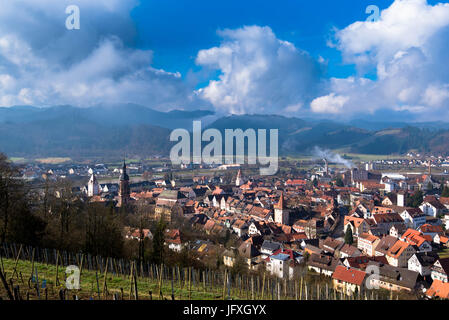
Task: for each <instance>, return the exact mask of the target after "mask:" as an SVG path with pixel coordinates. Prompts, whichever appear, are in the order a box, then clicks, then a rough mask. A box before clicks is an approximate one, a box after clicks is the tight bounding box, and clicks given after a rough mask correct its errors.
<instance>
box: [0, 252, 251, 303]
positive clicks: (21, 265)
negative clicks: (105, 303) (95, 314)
mask: <svg viewBox="0 0 449 320" xmlns="http://www.w3.org/2000/svg"><path fill="white" fill-rule="evenodd" d="M3 265H4V269H5V272H6V278H7V279H8V281H9V279H10V278H11V276H12V274H13V270H14V265H15V261H13V260H11V259H3ZM34 267H35V268H37V270H38V276H39V281H40V282H42V280H44V279H45V280H46V283H47V287H48V297H49V299H58V291H59V289H61V288H62V289H64V288H65V275H64V272H65V268H61V267H59V272H58V273H59V277H58V278H59V282H60V285H59V286H55V280H56V266H55V265H46V264H41V263H35V265H34ZM17 272H18V273H19V275H20V273H21V274H22V278H23V282H22V281H21V280H22V279H21V277H20V276H15V277H14V285H19V286H20V290H21V295H22V297H24V296H26V291H27V290H29V291H30V292H31V294H30V299H32V300H34V299H37V294H36V293H35V290H31V289H28V285H27V283H28V279H29V277H30V274H31V262H29V261H23V260H19V261H18V264H17ZM98 279H99V280H98V281H99V287H100V295H101V297H103V290H102V288H103V280H104V273H103V274H98ZM80 285H81V291H77V290H71V291H69V293H68V295H69V296H72V295H73V294H77V295H78V297H82V298H83V299H89V298H90V297H93V298H94V299H98V293H97V281H96V277H95V272H93V271H88V270H83V271H82V275H81V281H80ZM107 286H108V292H109V295H108V299H112V294H113V293H114V292H117V293H119V294H120V288H123V291H124V299H129V290H130V278H129V277H128V276H118V275H116V276H114V275H112V274H110V273H108V276H107ZM173 286H174V295H175V299H176V300H186V299H188V297H189V291H188V283H184V284H183V286H182V288H181V285H180V283H179V282H174V284H173ZM137 287H138V293H139V299H149V298H150V295H149V291H150V290H151V291H152V292H153V294H152V298H153V299H159V295H158V294H157V291H158V283H157V280H156V279H154V280H152V279H151V278H139V279H138V283H137ZM42 292H43V290H42V289H41V295H43V293H42ZM171 292H172V291H171V282H169V281H165V283H163V286H162V293H163V295H164V298H167V299H169V300H171ZM0 296H1V297H2V298H4V299H5V298H6V297H7V295H6V290H5V288H4V287H3V285H2V284H1V283H0ZM231 296H232V298H233V299H238V298H245V297H246V293H245V296H244V297H243V296H241V297H238V294H237V292H236V293H232V294H231ZM41 298H42V297H41ZM132 298H134V296H132ZM221 298H222V287H221V288H219V287H215V288H211V287H207V291H204V288H203V286H202V284H201V285H198V284H197V285H196V286H193V284H192V292H191V299H193V300H217V299H221Z"/></svg>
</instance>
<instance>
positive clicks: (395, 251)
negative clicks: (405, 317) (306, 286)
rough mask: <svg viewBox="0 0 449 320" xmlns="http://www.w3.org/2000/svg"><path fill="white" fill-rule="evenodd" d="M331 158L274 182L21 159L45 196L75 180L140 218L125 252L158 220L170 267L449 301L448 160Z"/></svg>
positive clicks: (132, 223) (170, 168) (95, 201)
mask: <svg viewBox="0 0 449 320" xmlns="http://www.w3.org/2000/svg"><path fill="white" fill-rule="evenodd" d="M329 154H330V156H329V157H328V158H324V159H318V158H304V159H293V158H282V159H280V161H279V163H280V170H279V172H278V173H277V174H276V175H275V176H263V175H259V171H258V168H257V166H254V165H247V164H246V165H245V164H242V165H239V164H231V165H221V166H220V165H203V164H195V165H192V164H190V165H186V164H181V165H172V164H171V163H170V162H169V161H168V159H164V158H159V159H155V160H153V161H137V160H133V161H130V162H129V163H127V161H126V159H125V160H124V161H121V162H120V165H119V164H118V163H115V164H114V165H107V164H94V163H92V164H91V165H89V164H82V165H81V164H74V163H71V162H70V161H69V162H66V163H61V164H48V163H47V164H45V163H42V162H41V163H34V164H30V163H25V164H22V165H19V167H20V172H19V173H18V175H19V176H20V177H21V178H22V180H24V181H27V182H26V183H28V184H31V185H32V186H33V188H36V189H37V190H39V192H38V193H40V194H43V191H44V186H48V183H50V182H51V181H53V182H54V183H60V181H61V180H62V181H72V183H73V184H72V185H71V189H70V194H71V196H70V197H76V198H78V199H85V201H87V202H88V203H89V204H92V205H100V206H103V207H111V206H112V208H114V209H113V210H114V211H115V212H117V213H116V214H117V215H119V212H122V213H123V212H124V213H125V215H127V216H131V217H134V218H128V219H126V220H125V221H126V223H127V224H125V225H123V229H122V230H121V231H120V234H121V236H122V238H123V241H124V243H125V246H129V247H130V248H136V247H139V253H138V256H137V257H138V259H145V258H146V255H145V253H144V251H145V246H146V247H147V248H150V247H151V246H150V245H149V244H150V243H152V242H154V241H155V238H156V234H154V233H155V232H158V231H157V230H158V228H157V226H158V225H160V223H162V222H163V223H164V235H163V243H164V248H163V250H164V251H165V252H167V253H166V254H165V256H166V258H165V259H166V260H170V259H172V260H173V261H172V263H179V261H181V260H182V259H184V260H182V261H183V263H189V264H192V265H202V266H205V267H213V268H216V267H218V268H226V269H229V270H233V271H234V272H238V273H254V274H256V273H257V274H260V273H264V274H266V275H267V276H270V277H274V278H278V279H283V280H286V281H290V280H293V279H296V278H297V277H298V276H299V275H302V276H304V275H305V274H306V275H312V276H314V277H318V278H320V279H322V280H323V281H325V282H326V283H327V284H328V285H329V286H332V287H333V288H334V289H335V290H337V291H338V292H341V293H343V294H344V295H347V296H351V295H354V294H360V293H363V292H367V291H368V290H371V291H370V292H372V290H374V291H379V292H383V294H385V295H386V297H387V298H388V296H389V295H391V294H393V293H394V294H395V297H401V298H406V299H434V298H437V299H440V298H442V299H447V298H449V281H448V280H449V279H448V277H449V235H448V234H447V232H446V230H448V229H449V175H448V174H447V170H446V167H447V165H448V159H447V158H444V157H438V156H424V155H420V154H411V153H410V154H407V155H405V156H403V157H398V158H396V159H395V158H394V157H389V158H384V159H380V160H376V159H372V160H360V159H358V158H357V157H354V158H351V157H349V156H347V155H344V156H343V157H332V154H331V152H329ZM334 156H335V154H334ZM335 158H337V159H338V158H340V159H343V160H344V161H341V163H339V162H333V161H335V160H334V159H335ZM345 159H346V160H345ZM60 197H62V196H60ZM40 199H41V200H40V201H43V200H42V199H43V198H40ZM145 243H147V244H146V245H145ZM129 250H131V249H129ZM153 250H154V246H153ZM131 251H132V250H131ZM141 251H142V252H141ZM170 252H171V253H170ZM109 254H114V252H109ZM117 254H118V253H117ZM186 256H188V258H185V257H186ZM177 257H178V258H179V257H184V258H179V259H181V260H179V261H178V260H176V259H177ZM134 258H136V256H134ZM186 261H187V262H186ZM158 262H159V263H161V262H162V261H158ZM164 262H165V261H164ZM373 270H374V273H373Z"/></svg>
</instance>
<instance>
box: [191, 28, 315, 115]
mask: <svg viewBox="0 0 449 320" xmlns="http://www.w3.org/2000/svg"><path fill="white" fill-rule="evenodd" d="M219 35H220V36H221V37H222V42H221V44H220V46H219V47H213V48H210V49H207V50H201V51H200V52H199V53H198V55H197V58H196V63H197V64H198V65H200V66H203V67H208V68H211V69H214V70H219V71H220V75H219V77H218V79H217V80H211V81H210V82H209V84H208V85H207V86H206V87H205V88H202V89H200V90H199V91H198V95H199V96H200V97H202V98H203V99H205V100H208V101H209V102H210V103H211V104H212V105H213V106H214V107H215V109H216V110H217V111H218V112H223V113H232V114H243V113H275V112H278V111H280V110H284V111H285V112H293V113H294V112H297V111H298V110H300V109H301V106H303V105H304V103H306V102H310V100H311V99H312V98H313V96H314V94H316V92H317V90H318V88H317V86H318V83H319V80H320V75H321V66H320V64H319V63H318V62H317V61H315V60H313V59H312V58H311V57H310V56H309V54H308V53H306V52H304V51H302V50H300V49H298V48H296V47H295V46H294V45H293V44H292V43H290V42H287V41H283V40H280V39H278V38H277V37H276V35H275V34H274V33H273V31H272V30H271V29H270V28H269V27H260V26H245V27H243V28H239V29H235V30H229V29H226V30H222V31H220V32H219Z"/></svg>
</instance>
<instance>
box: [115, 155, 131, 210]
mask: <svg viewBox="0 0 449 320" xmlns="http://www.w3.org/2000/svg"><path fill="white" fill-rule="evenodd" d="M118 197H119V202H118V204H119V206H120V207H121V206H122V205H126V204H128V202H129V199H130V192H129V176H128V174H127V173H126V163H125V161H123V168H122V171H121V174H120V181H119V191H118Z"/></svg>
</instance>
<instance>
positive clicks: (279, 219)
mask: <svg viewBox="0 0 449 320" xmlns="http://www.w3.org/2000/svg"><path fill="white" fill-rule="evenodd" d="M289 220H290V212H289V210H288V209H287V208H285V206H284V193H283V192H282V193H281V197H280V198H279V202H278V203H277V204H275V205H274V222H276V223H280V224H289V222H290V221H289Z"/></svg>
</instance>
